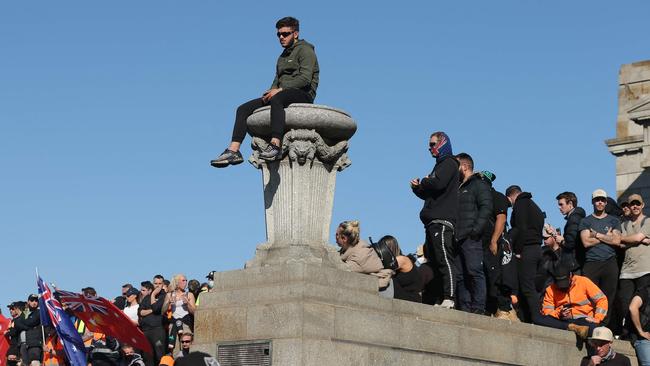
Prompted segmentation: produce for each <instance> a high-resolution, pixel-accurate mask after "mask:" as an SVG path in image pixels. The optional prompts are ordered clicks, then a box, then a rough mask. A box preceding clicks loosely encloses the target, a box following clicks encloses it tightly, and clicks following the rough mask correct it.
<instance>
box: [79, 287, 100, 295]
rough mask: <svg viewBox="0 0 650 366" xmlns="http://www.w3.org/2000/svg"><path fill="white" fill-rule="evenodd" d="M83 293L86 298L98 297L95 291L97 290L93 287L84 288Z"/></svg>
mask: <svg viewBox="0 0 650 366" xmlns="http://www.w3.org/2000/svg"><path fill="white" fill-rule="evenodd" d="M81 292H82V293H83V294H84V296H92V297H95V296H97V291H95V289H94V288H92V287H84V288H82V289H81Z"/></svg>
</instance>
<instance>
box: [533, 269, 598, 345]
mask: <svg viewBox="0 0 650 366" xmlns="http://www.w3.org/2000/svg"><path fill="white" fill-rule="evenodd" d="M552 275H553V283H552V284H551V285H550V286H548V287H547V288H546V292H545V294H544V301H543V303H542V309H541V316H539V317H535V318H534V320H535V323H536V324H538V325H542V326H545V327H550V328H556V329H565V330H570V331H573V332H575V333H576V334H577V335H578V336H579V337H580V338H582V339H586V338H587V337H588V336H589V335H591V333H592V332H593V330H594V328H596V327H597V326H598V325H599V324H600V323H601V322H602V321H603V319H605V316H606V315H607V309H608V306H607V296H605V294H604V293H603V292H602V291H601V290H600V289H599V288H598V286H596V285H595V284H594V283H593V282H591V280H590V279H589V278H587V277H584V276H578V275H575V274H573V273H572V271H571V267H570V266H569V265H567V264H566V263H562V262H558V265H557V266H556V267H555V268H554V269H553V273H552Z"/></svg>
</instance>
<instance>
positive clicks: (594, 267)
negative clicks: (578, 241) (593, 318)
mask: <svg viewBox="0 0 650 366" xmlns="http://www.w3.org/2000/svg"><path fill="white" fill-rule="evenodd" d="M582 272H583V273H584V275H585V277H587V278H589V279H590V280H591V281H592V282H593V283H594V284H596V286H598V288H600V290H601V291H603V293H604V294H605V296H607V309H609V310H608V311H607V316H606V317H605V319H604V320H603V322H602V325H604V326H607V325H608V324H609V319H610V315H611V312H612V310H611V309H613V308H614V303H615V301H614V300H615V299H616V287H617V285H618V264H617V263H616V257H612V258H610V259H608V260H606V261H603V262H585V265H584V267H583V268H582Z"/></svg>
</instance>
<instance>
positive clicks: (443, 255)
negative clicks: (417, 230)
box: [411, 132, 459, 309]
mask: <svg viewBox="0 0 650 366" xmlns="http://www.w3.org/2000/svg"><path fill="white" fill-rule="evenodd" d="M429 151H430V152H431V156H433V157H434V158H436V165H435V166H434V167H433V171H432V172H431V174H429V175H428V176H426V177H424V178H422V179H419V178H416V179H413V180H411V189H412V190H413V193H415V195H416V196H418V197H419V198H421V199H423V200H424V207H423V208H422V210H421V211H420V220H421V221H422V223H423V224H424V227H425V233H426V242H425V247H426V254H427V259H428V260H429V262H431V265H432V267H433V268H434V269H435V271H436V272H437V273H436V274H437V277H438V278H441V279H442V290H443V297H444V300H443V301H442V304H440V305H441V306H443V307H446V308H450V309H451V308H453V307H454V297H455V296H456V291H455V286H456V283H455V269H454V257H455V253H454V247H453V233H454V227H455V225H456V219H457V215H458V185H459V172H458V161H456V159H455V158H454V156H453V154H452V149H451V141H450V140H449V136H447V134H445V133H444V132H435V133H433V134H432V135H431V137H430V138H429Z"/></svg>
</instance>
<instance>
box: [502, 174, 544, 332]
mask: <svg viewBox="0 0 650 366" xmlns="http://www.w3.org/2000/svg"><path fill="white" fill-rule="evenodd" d="M505 195H506V197H507V198H508V201H510V204H511V205H512V214H511V216H510V226H511V227H512V229H510V232H509V235H510V237H511V238H512V245H513V251H514V253H515V258H516V261H515V263H516V265H517V279H518V282H519V283H518V286H519V294H520V295H521V296H522V297H523V300H524V304H525V306H523V309H524V310H525V311H524V312H523V315H524V319H523V320H525V321H526V322H532V321H534V318H535V317H537V316H538V315H539V311H538V309H539V298H540V296H539V291H540V290H538V288H537V286H536V285H535V280H536V278H537V275H538V272H537V271H538V267H539V264H540V261H541V259H542V247H541V245H542V229H543V228H544V213H543V212H542V210H541V209H540V208H539V206H537V204H536V203H535V201H533V195H532V194H531V193H530V192H522V190H521V187H519V186H517V185H512V186H510V187H508V188H507V189H506V192H505ZM520 300H521V298H520ZM520 303H521V302H520Z"/></svg>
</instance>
